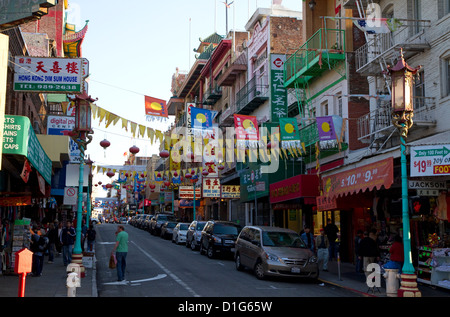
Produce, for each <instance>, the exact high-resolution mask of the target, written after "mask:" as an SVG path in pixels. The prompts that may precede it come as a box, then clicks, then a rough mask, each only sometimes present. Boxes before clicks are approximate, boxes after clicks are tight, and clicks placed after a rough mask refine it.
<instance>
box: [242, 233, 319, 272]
mask: <svg viewBox="0 0 450 317" xmlns="http://www.w3.org/2000/svg"><path fill="white" fill-rule="evenodd" d="M234 259H235V264H236V269H237V270H242V269H243V268H245V267H248V268H250V269H252V270H253V272H254V273H255V275H256V277H257V278H258V279H264V278H265V277H266V276H287V277H309V278H313V279H317V278H318V277H319V266H318V264H317V257H316V256H315V255H314V253H313V252H312V251H311V250H309V249H308V247H307V246H306V244H305V243H304V242H303V240H302V239H301V237H300V235H299V234H298V233H297V232H295V231H293V230H290V229H284V228H276V227H266V226H246V227H244V229H242V231H241V233H240V234H239V237H238V239H237V240H236V251H235V256H234Z"/></svg>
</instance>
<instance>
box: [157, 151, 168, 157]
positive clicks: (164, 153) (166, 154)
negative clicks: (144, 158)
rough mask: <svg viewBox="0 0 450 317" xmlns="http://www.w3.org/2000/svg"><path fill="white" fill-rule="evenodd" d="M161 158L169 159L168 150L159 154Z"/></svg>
mask: <svg viewBox="0 0 450 317" xmlns="http://www.w3.org/2000/svg"><path fill="white" fill-rule="evenodd" d="M159 156H160V157H161V158H168V157H169V151H167V150H162V151H161V152H159Z"/></svg>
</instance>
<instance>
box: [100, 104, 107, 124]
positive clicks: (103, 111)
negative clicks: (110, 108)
mask: <svg viewBox="0 0 450 317" xmlns="http://www.w3.org/2000/svg"><path fill="white" fill-rule="evenodd" d="M99 112H100V116H99V118H100V121H99V123H102V121H103V119H104V118H105V116H106V113H107V111H106V110H105V109H103V108H100V107H99Z"/></svg>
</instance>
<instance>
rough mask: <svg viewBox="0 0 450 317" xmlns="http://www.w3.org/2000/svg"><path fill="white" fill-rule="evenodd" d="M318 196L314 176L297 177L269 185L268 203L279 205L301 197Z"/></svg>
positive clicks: (316, 180)
mask: <svg viewBox="0 0 450 317" xmlns="http://www.w3.org/2000/svg"><path fill="white" fill-rule="evenodd" d="M318 194H319V181H318V177H317V176H316V175H297V176H294V177H291V178H288V179H285V180H283V181H280V182H277V183H274V184H270V203H271V204H273V203H279V202H283V201H287V200H291V199H296V198H301V197H315V196H317V195H318Z"/></svg>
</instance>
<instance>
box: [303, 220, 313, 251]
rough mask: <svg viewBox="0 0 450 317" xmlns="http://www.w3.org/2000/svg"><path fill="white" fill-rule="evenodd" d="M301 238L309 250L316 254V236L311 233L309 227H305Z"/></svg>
mask: <svg viewBox="0 0 450 317" xmlns="http://www.w3.org/2000/svg"><path fill="white" fill-rule="evenodd" d="M301 238H302V240H303V241H304V242H305V244H306V246H307V247H308V249H310V250H311V251H313V252H315V246H314V235H313V234H312V233H311V229H310V228H309V226H305V229H304V232H303V233H302V234H301Z"/></svg>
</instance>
